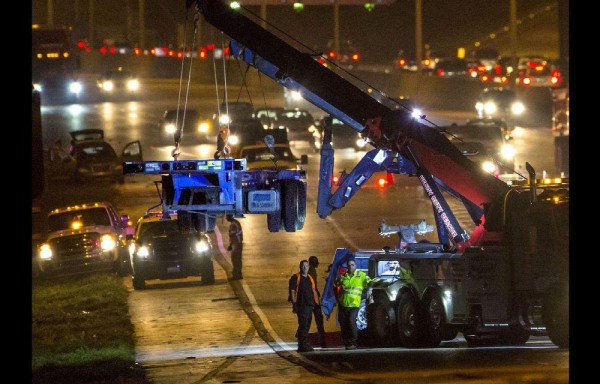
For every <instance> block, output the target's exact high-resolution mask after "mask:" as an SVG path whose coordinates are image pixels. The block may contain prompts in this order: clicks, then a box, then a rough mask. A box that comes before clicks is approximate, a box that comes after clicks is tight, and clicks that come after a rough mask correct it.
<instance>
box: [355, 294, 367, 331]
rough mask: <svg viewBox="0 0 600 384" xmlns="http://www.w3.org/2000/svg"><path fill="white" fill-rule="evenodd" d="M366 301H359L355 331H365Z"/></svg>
mask: <svg viewBox="0 0 600 384" xmlns="http://www.w3.org/2000/svg"><path fill="white" fill-rule="evenodd" d="M367 324H368V321H367V300H365V299H362V300H361V301H360V307H358V316H356V329H358V331H359V332H360V331H364V330H366V329H367Z"/></svg>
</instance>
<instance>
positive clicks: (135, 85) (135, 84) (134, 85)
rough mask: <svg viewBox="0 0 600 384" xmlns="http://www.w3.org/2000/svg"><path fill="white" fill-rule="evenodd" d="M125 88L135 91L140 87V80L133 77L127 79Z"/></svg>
mask: <svg viewBox="0 0 600 384" xmlns="http://www.w3.org/2000/svg"><path fill="white" fill-rule="evenodd" d="M127 89H129V90H130V91H137V90H138V89H140V82H139V81H137V80H135V79H132V80H128V81H127Z"/></svg>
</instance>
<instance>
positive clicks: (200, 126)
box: [198, 123, 209, 133]
mask: <svg viewBox="0 0 600 384" xmlns="http://www.w3.org/2000/svg"><path fill="white" fill-rule="evenodd" d="M208 130H209V125H208V123H200V124H198V132H200V133H208Z"/></svg>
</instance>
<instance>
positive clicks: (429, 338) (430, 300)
mask: <svg viewBox="0 0 600 384" xmlns="http://www.w3.org/2000/svg"><path fill="white" fill-rule="evenodd" d="M423 325H424V327H423V341H424V342H425V345H427V346H428V347H438V346H439V345H440V343H441V342H442V340H443V339H444V336H445V333H446V331H445V329H446V328H447V327H446V326H447V324H446V313H445V312H444V303H443V302H442V299H441V298H440V297H439V295H438V294H436V293H434V294H432V295H429V296H428V297H427V298H426V299H425V300H424V301H423Z"/></svg>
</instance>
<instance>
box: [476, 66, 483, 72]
mask: <svg viewBox="0 0 600 384" xmlns="http://www.w3.org/2000/svg"><path fill="white" fill-rule="evenodd" d="M477 72H485V65H483V64H479V65H478V66H477Z"/></svg>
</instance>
